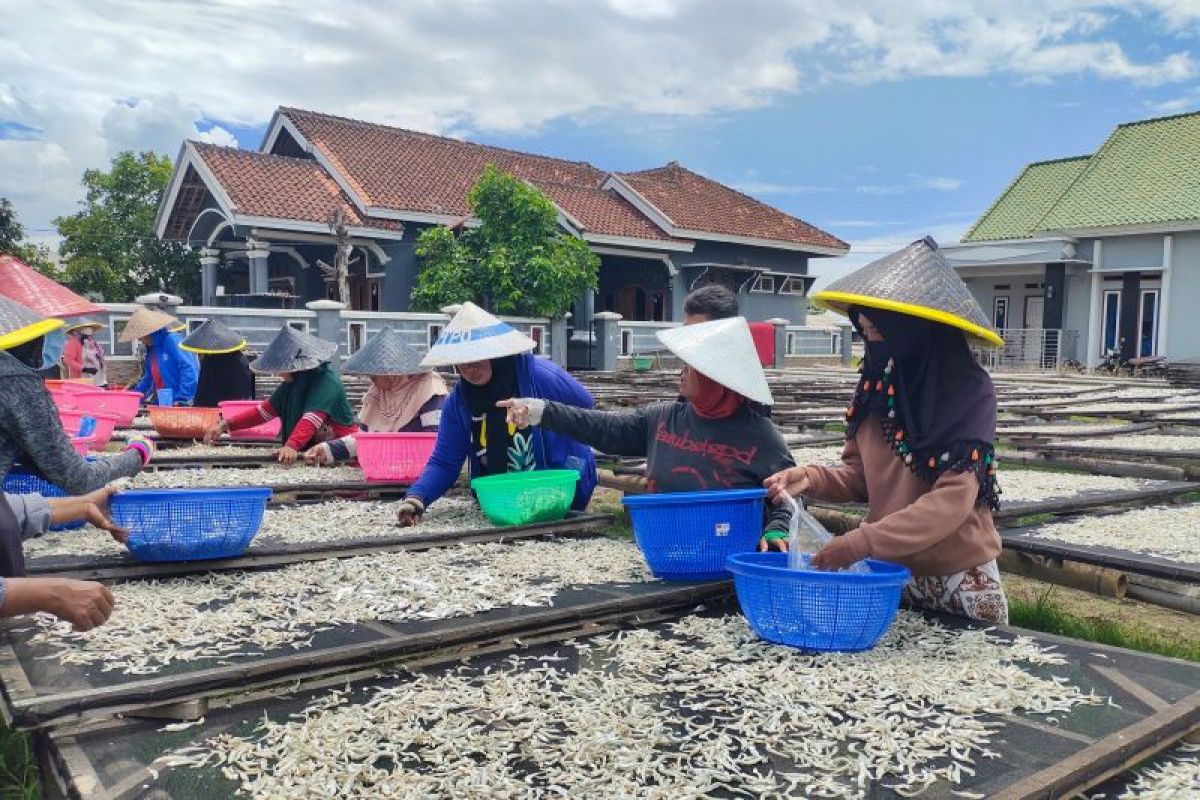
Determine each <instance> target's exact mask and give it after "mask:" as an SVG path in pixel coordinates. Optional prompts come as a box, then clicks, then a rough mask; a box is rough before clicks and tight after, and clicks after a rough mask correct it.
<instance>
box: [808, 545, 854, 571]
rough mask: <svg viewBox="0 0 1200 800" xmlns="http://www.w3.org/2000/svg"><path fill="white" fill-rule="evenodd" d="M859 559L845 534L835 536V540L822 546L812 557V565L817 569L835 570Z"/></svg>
mask: <svg viewBox="0 0 1200 800" xmlns="http://www.w3.org/2000/svg"><path fill="white" fill-rule="evenodd" d="M855 561H858V557H857V556H856V555H855V554H854V548H853V547H851V546H850V543H849V542H848V541H846V537H845V536H835V537H833V541H832V542H830V543H829V544H827V545H825V546H824V547H822V548H821V549H820V550H819V551H817V552H816V553H815V554H814V555H813V557H812V565H813V566H814V567H816V568H817V569H823V570H828V571H830V572H834V571H836V570H839V569H845V568H846V567H848V566H850V565H851V564H853V563H854V562H855Z"/></svg>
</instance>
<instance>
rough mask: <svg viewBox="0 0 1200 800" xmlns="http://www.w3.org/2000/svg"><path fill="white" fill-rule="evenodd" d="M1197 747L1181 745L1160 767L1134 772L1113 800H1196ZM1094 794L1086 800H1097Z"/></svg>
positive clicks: (1199, 778) (1199, 783)
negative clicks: (1115, 799) (1123, 788)
mask: <svg viewBox="0 0 1200 800" xmlns="http://www.w3.org/2000/svg"><path fill="white" fill-rule="evenodd" d="M1197 753H1200V745H1195V744H1183V745H1180V746H1179V747H1177V748H1176V749H1174V750H1172V751H1171V753H1170V756H1169V758H1168V759H1167V760H1166V761H1164V762H1163V763H1161V764H1158V765H1156V766H1151V767H1147V768H1145V769H1140V770H1137V771H1136V772H1134V773H1133V775H1132V780H1131V781H1130V783H1129V784H1128V785H1127V786H1126V787H1125V791H1123V792H1121V794H1120V795H1118V796H1117V800H1195V798H1196V797H1200V759H1197V758H1196V754H1197ZM1103 797H1104V795H1103V794H1094V795H1092V796H1091V798H1090V800H1100V799H1101V798H1103Z"/></svg>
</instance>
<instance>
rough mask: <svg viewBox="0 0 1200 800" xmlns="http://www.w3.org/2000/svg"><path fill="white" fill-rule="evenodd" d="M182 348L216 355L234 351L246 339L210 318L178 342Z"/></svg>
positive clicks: (202, 353)
mask: <svg viewBox="0 0 1200 800" xmlns="http://www.w3.org/2000/svg"><path fill="white" fill-rule="evenodd" d="M179 346H180V347H182V348H183V349H184V350H190V351H191V352H193V353H199V354H200V355H202V356H217V355H222V354H224V353H236V352H237V351H238V350H241V349H243V348H244V347H245V346H246V339H245V337H244V336H242V335H241V334H240V333H238V332H237V331H235V330H233V329H232V328H230V327H229V326H228V325H225V324H223V323H221V322H220V321H219V320H215V319H210V320H207V321H206V322H205V323H204V324H203V325H201V326H200V327H199V328H196V330H194V331H192V333H191V335H190V336H188V337H187V338H186V339H184V340H183V341H182V342H180V343H179Z"/></svg>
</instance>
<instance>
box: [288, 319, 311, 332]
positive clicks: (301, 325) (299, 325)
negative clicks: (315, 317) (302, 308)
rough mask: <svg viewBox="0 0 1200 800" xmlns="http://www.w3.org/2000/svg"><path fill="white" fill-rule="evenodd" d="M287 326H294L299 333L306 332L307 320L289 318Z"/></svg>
mask: <svg viewBox="0 0 1200 800" xmlns="http://www.w3.org/2000/svg"><path fill="white" fill-rule="evenodd" d="M288 327H291V328H295V329H296V330H298V331H300V332H301V333H308V320H306V319H289V320H288Z"/></svg>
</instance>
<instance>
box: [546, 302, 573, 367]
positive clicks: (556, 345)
mask: <svg viewBox="0 0 1200 800" xmlns="http://www.w3.org/2000/svg"><path fill="white" fill-rule="evenodd" d="M570 316H571V315H570V314H567V316H565V317H556V318H555V319H552V320H550V360H551V361H553V362H554V363H555V364H558V365H559V366H560V367H563V368H566V366H567V321H568V319H569V318H570Z"/></svg>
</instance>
